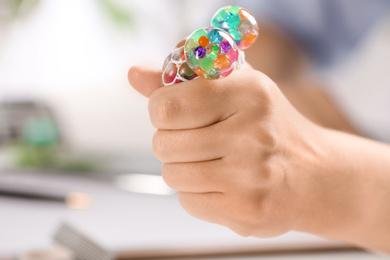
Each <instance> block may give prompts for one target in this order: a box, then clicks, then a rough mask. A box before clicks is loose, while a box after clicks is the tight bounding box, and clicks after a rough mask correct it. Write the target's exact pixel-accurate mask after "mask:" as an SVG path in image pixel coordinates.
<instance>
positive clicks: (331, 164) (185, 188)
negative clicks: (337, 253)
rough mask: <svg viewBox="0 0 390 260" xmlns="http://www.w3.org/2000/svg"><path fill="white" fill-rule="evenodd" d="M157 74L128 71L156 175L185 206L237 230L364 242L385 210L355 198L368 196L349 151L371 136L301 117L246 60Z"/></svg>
mask: <svg viewBox="0 0 390 260" xmlns="http://www.w3.org/2000/svg"><path fill="white" fill-rule="evenodd" d="M160 79H161V72H160V71H151V70H147V69H141V68H138V67H134V68H132V69H130V71H129V80H130V83H131V84H132V85H133V87H134V88H136V89H137V90H138V91H139V92H141V93H142V94H144V95H145V96H147V97H149V113H150V119H151V121H152V124H153V125H154V126H155V127H156V128H157V132H156V133H155V135H154V137H153V149H154V153H155V155H156V157H157V158H158V159H159V160H161V161H162V162H163V163H164V164H163V167H162V176H163V178H164V180H165V182H166V183H167V184H168V185H169V186H170V187H171V188H172V189H175V190H177V191H178V196H179V200H180V203H181V205H182V206H183V208H184V209H185V210H186V211H187V212H188V213H189V214H191V215H192V216H194V217H197V218H200V219H203V220H205V221H208V222H212V223H218V224H221V225H224V226H227V227H228V228H230V229H231V230H233V231H234V232H236V233H238V234H240V235H243V236H256V237H269V236H275V235H279V234H282V233H285V232H287V231H290V230H298V231H306V232H311V233H315V234H320V235H323V236H327V237H331V238H336V239H341V240H345V241H351V242H354V243H357V244H365V245H367V244H368V241H369V242H372V239H371V238H370V237H371V236H369V235H368V233H367V232H368V231H367V229H366V228H365V226H366V225H367V227H369V224H370V222H372V221H373V220H376V221H379V222H380V223H382V224H383V222H384V221H385V219H384V218H383V219H382V218H375V217H374V214H373V215H371V214H368V213H367V212H366V210H367V205H363V206H362V203H365V202H367V203H366V204H370V203H372V202H371V201H368V200H367V196H369V193H370V189H367V188H365V186H364V185H365V184H366V183H365V182H364V181H363V180H365V175H364V173H365V172H364V171H362V172H359V171H356V165H355V163H356V158H357V157H356V156H360V157H364V158H366V157H367V156H368V155H367V154H370V152H367V154H364V153H363V154H355V153H356V152H357V150H359V149H363V150H364V149H365V148H364V147H365V146H370V145H371V149H372V150H375V149H379V148H378V147H377V146H375V145H376V144H375V145H374V144H371V143H370V144H368V143H367V142H368V141H366V140H362V138H358V137H354V136H351V135H346V134H342V133H338V132H335V131H332V130H327V129H325V128H322V127H320V126H317V125H315V124H314V123H312V122H310V121H309V120H307V119H306V118H305V117H303V116H302V115H301V114H300V113H299V112H297V110H295V109H294V107H293V106H292V105H291V104H290V103H289V102H288V101H287V100H286V98H285V97H284V96H283V94H282V93H281V92H280V90H279V89H278V87H277V86H276V84H275V83H274V82H273V81H272V80H271V79H269V78H268V77H267V76H266V75H264V74H262V73H261V72H258V71H255V70H252V69H249V70H237V71H234V72H233V73H232V74H231V75H230V76H229V77H227V78H224V79H218V80H205V79H196V80H192V81H187V82H183V83H180V84H176V85H173V86H167V87H160ZM356 144H358V145H357V146H356ZM338 145H340V146H341V147H342V148H338V147H337V146H338ZM381 153H382V152H381ZM355 155H356V156H355ZM383 160H385V159H384V158H383ZM389 166H390V165H389ZM389 169H390V167H389ZM378 182H379V180H378ZM384 201H385V200H384ZM384 201H383V202H384ZM368 230H370V229H368ZM371 232H372V229H371ZM383 234H384V235H385V233H383ZM386 234H387V233H386ZM377 235H378V234H377V233H376V234H372V237H374V236H377ZM369 245H370V246H372V247H377V248H381V247H380V246H382V244H380V243H379V244H378V243H375V244H374V243H371V244H369ZM383 245H385V244H383ZM382 248H385V247H382Z"/></svg>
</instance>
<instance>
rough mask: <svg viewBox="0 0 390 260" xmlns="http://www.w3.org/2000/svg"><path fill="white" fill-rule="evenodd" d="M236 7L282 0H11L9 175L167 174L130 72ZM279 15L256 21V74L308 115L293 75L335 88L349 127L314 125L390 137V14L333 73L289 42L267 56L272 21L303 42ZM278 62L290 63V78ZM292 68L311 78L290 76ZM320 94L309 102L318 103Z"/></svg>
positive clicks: (5, 123) (0, 125)
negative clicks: (226, 7) (222, 9)
mask: <svg viewBox="0 0 390 260" xmlns="http://www.w3.org/2000/svg"><path fill="white" fill-rule="evenodd" d="M228 2H229V3H238V4H239V5H241V6H243V7H247V8H248V9H249V10H255V11H253V13H254V14H255V15H259V16H260V15H261V14H262V12H261V10H260V9H261V7H255V9H251V8H254V7H253V6H256V5H259V6H264V8H266V6H267V2H268V4H269V3H270V2H271V1H259V2H257V1H221V0H213V1H209V0H197V1H196V3H195V2H194V1H189V0H185V1H183V0H162V1H152V0H142V1H139V0H138V1H137V0H129V1H126V0H82V1H80V0H56V1H51V0H0V177H1V176H8V177H9V176H10V175H15V174H18V173H19V172H22V173H23V174H24V175H23V174H22V175H20V176H35V175H34V174H38V175H37V176H38V177H37V179H39V180H41V179H42V175H41V174H42V173H44V174H45V175H43V176H49V175H53V176H54V175H58V174H60V175H61V176H62V175H71V176H83V177H87V178H90V177H97V178H103V179H104V180H107V179H108V180H113V178H114V177H117V176H122V175H123V174H129V173H141V174H148V175H150V174H152V175H159V173H160V166H161V164H160V163H159V162H158V161H157V160H156V159H155V158H154V156H153V153H152V144H151V141H152V135H153V133H154V131H155V129H154V128H153V127H152V125H151V124H150V122H149V116H148V112H147V99H146V98H144V97H143V96H141V95H140V94H138V93H137V92H136V91H135V90H133V89H132V87H131V86H130V85H129V83H128V81H127V71H128V69H129V68H130V67H131V66H133V65H141V66H147V67H152V68H160V67H161V66H162V63H163V61H164V59H165V57H166V55H167V54H168V53H169V51H170V50H171V48H172V47H173V46H174V45H175V44H176V43H177V42H178V40H180V39H181V38H183V37H184V36H187V35H189V34H190V33H191V32H192V31H194V30H195V29H196V28H198V27H202V26H206V25H208V24H209V22H210V19H211V17H212V15H213V14H214V13H215V11H216V10H218V8H220V7H222V6H224V5H226V4H227V3H228ZM282 2H283V1H282ZM303 2H305V1H303ZM344 2H345V1H344ZM276 8H277V7H276ZM308 8H310V6H309V7H308ZM259 10H260V11H259ZM267 10H268V9H267ZM360 11H361V10H356V12H360ZM313 12H314V11H313ZM351 12H352V13H353V12H354V10H352V11H351ZM264 13H266V14H267V15H270V14H272V12H268V13H267V12H264ZM269 17H270V16H266V15H265V16H264V17H257V18H258V21H259V24H260V36H259V39H258V41H257V42H259V43H258V47H256V46H255V47H253V50H252V52H256V53H260V54H258V55H260V56H256V55H251V54H249V55H248V54H247V57H248V60H249V61H250V62H251V63H252V64H254V67H255V68H258V69H261V70H263V71H265V72H266V73H267V74H268V75H270V77H271V78H272V79H274V80H275V81H276V82H277V83H278V84H279V85H280V86H281V88H282V89H283V92H285V94H286V96H287V97H288V98H289V99H290V98H291V99H290V100H291V102H292V103H293V104H294V105H296V104H297V108H298V109H299V110H301V111H302V113H304V114H305V113H306V112H307V111H308V110H309V111H310V110H312V111H313V110H315V109H311V104H310V103H308V104H306V105H305V106H302V105H301V106H300V105H299V104H302V103H301V102H299V99H296V98H295V96H294V94H292V93H297V92H295V90H294V87H293V86H294V85H295V84H293V83H294V82H295V80H296V77H295V76H291V75H295V74H294V73H296V74H302V75H304V78H305V81H304V83H303V85H305V88H304V89H305V91H306V89H307V86H309V85H310V86H315V87H314V89H319V90H321V92H326V97H327V98H328V99H329V100H331V101H332V102H331V103H332V105H335V107H337V111H338V112H336V113H335V114H337V115H336V116H335V118H336V119H335V121H337V120H339V121H340V122H341V125H342V126H340V127H338V126H337V125H336V124H334V121H332V117H329V118H330V119H329V118H328V119H327V120H325V121H321V120H320V119H318V118H320V117H322V116H323V115H324V114H327V113H328V112H329V111H333V108H332V109H324V110H321V109H320V110H321V111H322V112H319V113H318V114H310V113H308V114H305V115H307V116H308V117H309V118H311V119H312V120H313V121H316V122H317V123H319V124H323V125H325V126H329V127H333V128H336V129H341V130H346V131H349V132H355V133H358V134H361V135H364V136H368V137H370V138H374V139H377V140H380V141H384V142H390V92H389V91H390V73H389V68H390V48H389V46H390V16H389V13H388V12H387V13H385V14H383V15H382V16H381V19H378V21H376V22H375V23H372V26H370V28H369V29H367V30H366V31H367V32H366V33H365V34H364V37H363V36H362V37H361V39H359V41H356V44H354V46H353V48H352V47H350V48H349V49H348V50H344V51H345V53H348V55H344V56H345V57H343V59H341V61H340V60H338V61H337V62H333V63H332V64H331V65H329V64H327V65H326V66H324V65H323V64H320V65H318V64H316V63H315V62H313V60H312V59H311V57H310V55H309V54H308V55H306V54H305V53H304V52H305V51H304V48H302V47H297V48H295V47H291V48H290V47H288V48H287V50H285V52H283V54H285V55H281V54H279V56H272V55H271V54H272V52H267V51H266V50H267V49H266V48H267V46H263V45H266V44H267V43H272V42H273V40H271V41H269V42H267V41H266V40H265V41H264V42H265V43H264V44H262V43H261V41H262V37H263V35H262V30H263V25H264V27H265V29H264V34H265V35H267V36H266V37H268V36H269V35H271V36H272V37H274V38H273V39H274V40H275V39H276V38H277V40H280V39H282V40H285V42H290V41H291V42H292V46H296V45H297V43H296V42H295V43H294V37H292V36H291V35H289V32H288V31H284V30H283V24H280V23H277V22H276V23H274V21H273V20H272V19H268V18H269ZM345 19H348V17H346V18H345ZM313 26H314V27H315V25H313ZM314 30H315V28H314ZM271 31H275V32H276V33H275V34H273V33H269V32H271ZM275 35H276V36H275ZM266 37H264V38H266ZM272 37H271V38H272ZM277 40H275V41H277ZM260 45H261V46H260ZM257 50H262V51H261V52H258V51H257ZM249 51H250V50H248V53H250V52H249ZM269 53H271V54H270V55H268V54H269ZM341 56H343V55H341ZM278 59H279V60H278ZM260 61H261V62H260ZM272 64H276V65H274V67H275V66H277V67H278V68H280V67H281V65H280V64H284V66H287V67H286V68H285V69H284V70H283V71H282V72H281V71H279V70H275V68H274V67H272ZM286 64H287V65H286ZM288 64H289V65H288ZM288 66H290V67H292V68H295V69H296V68H302V71H305V72H304V73H301V71H299V72H294V73H292V74H291V75H290V74H289V73H286V71H287V70H289V69H290V68H288ZM307 68H308V69H307ZM298 81H299V82H300V83H299V84H301V83H302V81H301V80H298ZM298 81H297V82H298ZM299 84H297V85H299ZM305 93H306V92H305ZM306 94H307V93H306ZM321 97H322V96H321ZM317 98H318V95H317V94H308V96H306V100H311V99H312V100H314V103H316V101H315V100H317ZM325 103H327V102H325ZM328 103H329V102H328ZM328 105H329V104H328ZM305 111H306V112H305ZM324 111H325V112H324ZM378 111H379V112H378ZM321 113H322V114H321ZM329 113H330V112H329ZM30 173H31V174H33V175H30ZM2 174H3V175H2ZM8 177H7V178H8ZM122 177H123V176H122ZM23 178H24V177H23ZM23 178H21V179H23ZM43 178H46V177H43ZM120 180H122V181H125V180H124V179H120ZM59 181H61V178H60V179H59ZM119 182H120V181H119ZM137 183H138V182H137ZM50 185H52V184H50ZM137 185H138V184H137ZM139 185H141V186H142V185H145V184H139ZM159 185H160V184H159ZM161 185H163V184H161ZM138 188H139V187H138ZM165 188H166V187H164V189H165ZM135 190H137V188H135ZM132 191H134V189H133V190H132ZM164 191H167V192H166V194H171V191H169V190H167V189H166V190H164ZM152 193H153V192H152ZM163 193H164V192H163ZM12 214H13V213H12V210H11V211H8V215H9V216H12ZM9 223H10V225H12V222H9ZM1 232H2V231H1V230H0V233H1ZM0 239H1V236H0ZM0 243H1V241H0ZM27 244H28V242H26V243H25V244H24V245H27ZM14 248H17V247H16V246H15V247H14ZM19 249H20V248H19ZM0 257H1V254H0Z"/></svg>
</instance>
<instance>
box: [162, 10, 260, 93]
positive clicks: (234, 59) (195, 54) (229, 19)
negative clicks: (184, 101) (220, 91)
mask: <svg viewBox="0 0 390 260" xmlns="http://www.w3.org/2000/svg"><path fill="white" fill-rule="evenodd" d="M211 25H212V26H211V27H205V28H201V29H198V30H196V31H195V32H193V33H192V34H191V35H190V36H189V37H188V38H187V40H182V41H180V42H179V43H178V44H177V45H176V47H175V48H174V49H173V50H172V51H171V53H170V54H169V56H168V57H167V58H166V60H165V62H164V66H163V78H162V84H163V85H164V86H167V85H173V84H176V83H180V82H183V81H187V80H192V79H194V78H197V77H198V76H200V77H203V78H206V79H218V78H224V77H227V76H228V75H229V74H230V73H232V72H233V70H234V69H236V68H240V67H241V65H242V64H243V63H244V62H245V58H244V53H243V52H242V51H241V50H244V49H246V48H248V47H250V46H251V45H252V44H253V43H254V42H255V41H256V39H257V36H258V30H259V28H258V26H257V22H256V20H255V18H254V17H253V15H252V14H251V13H250V12H249V11H248V10H246V9H244V8H241V7H238V6H225V7H223V8H221V9H219V10H218V11H217V13H216V14H215V15H214V16H213V19H212V20H211Z"/></svg>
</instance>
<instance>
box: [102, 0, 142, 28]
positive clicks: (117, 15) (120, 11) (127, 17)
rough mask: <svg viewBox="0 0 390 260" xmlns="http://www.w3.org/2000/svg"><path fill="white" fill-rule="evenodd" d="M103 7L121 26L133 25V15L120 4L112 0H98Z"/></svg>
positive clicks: (112, 19)
mask: <svg viewBox="0 0 390 260" xmlns="http://www.w3.org/2000/svg"><path fill="white" fill-rule="evenodd" d="M97 1H98V3H99V4H100V6H101V7H102V10H103V12H104V13H105V14H106V15H107V17H109V18H110V19H111V21H113V22H114V23H115V24H116V25H119V26H121V27H132V26H133V23H134V21H133V15H132V14H131V12H130V11H129V10H127V9H126V8H124V7H121V6H119V5H118V4H117V3H115V2H114V1H112V0H97Z"/></svg>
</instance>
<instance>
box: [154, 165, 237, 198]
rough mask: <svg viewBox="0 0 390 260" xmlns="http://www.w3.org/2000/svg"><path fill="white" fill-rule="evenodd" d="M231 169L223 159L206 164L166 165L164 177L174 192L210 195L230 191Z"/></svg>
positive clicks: (163, 167) (163, 172)
mask: <svg viewBox="0 0 390 260" xmlns="http://www.w3.org/2000/svg"><path fill="white" fill-rule="evenodd" d="M230 171H231V168H229V167H228V166H227V164H226V161H224V160H223V159H217V160H212V161H206V162H190V163H164V164H163V166H162V170H161V172H162V177H163V179H164V181H165V182H166V184H167V185H168V186H169V187H171V188H172V189H174V190H177V191H184V192H193V193H208V192H224V191H227V190H229V186H230V185H231V184H229V183H228V179H229V175H231V174H232V173H231V172H230Z"/></svg>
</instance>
